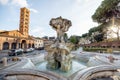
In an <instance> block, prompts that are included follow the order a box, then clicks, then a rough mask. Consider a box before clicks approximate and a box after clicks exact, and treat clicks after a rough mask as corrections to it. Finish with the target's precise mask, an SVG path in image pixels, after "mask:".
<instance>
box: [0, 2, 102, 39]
mask: <svg viewBox="0 0 120 80" xmlns="http://www.w3.org/2000/svg"><path fill="white" fill-rule="evenodd" d="M102 1H103V0H0V30H15V29H19V20H20V19H19V18H20V8H21V7H27V8H29V9H30V11H31V13H30V30H29V33H30V35H33V36H38V37H43V36H56V33H55V31H54V30H53V29H52V28H51V26H50V25H49V21H50V19H51V18H56V17H59V16H62V17H63V18H66V19H69V20H71V21H72V26H71V27H70V29H69V31H68V32H67V33H68V36H70V35H81V34H83V33H86V32H88V30H89V29H90V28H91V27H94V26H97V23H94V22H93V21H92V19H91V16H92V15H93V14H94V12H95V10H96V9H97V7H98V6H99V5H100V4H101V2H102Z"/></svg>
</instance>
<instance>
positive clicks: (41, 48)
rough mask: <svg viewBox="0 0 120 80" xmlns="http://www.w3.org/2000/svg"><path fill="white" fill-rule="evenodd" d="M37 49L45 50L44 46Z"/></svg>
mask: <svg viewBox="0 0 120 80" xmlns="http://www.w3.org/2000/svg"><path fill="white" fill-rule="evenodd" d="M36 50H44V47H39V48H36Z"/></svg>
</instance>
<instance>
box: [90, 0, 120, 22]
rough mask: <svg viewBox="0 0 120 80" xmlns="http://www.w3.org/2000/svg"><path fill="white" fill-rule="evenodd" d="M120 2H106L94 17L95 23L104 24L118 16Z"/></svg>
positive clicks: (105, 0) (118, 0) (107, 0)
mask: <svg viewBox="0 0 120 80" xmlns="http://www.w3.org/2000/svg"><path fill="white" fill-rule="evenodd" d="M119 2H120V0H104V1H102V3H101V5H100V6H99V7H98V8H97V10H96V12H95V13H94V14H93V15H92V19H93V21H95V22H98V23H103V22H106V20H108V19H111V17H113V16H115V17H117V16H118V13H119V10H118V4H119Z"/></svg>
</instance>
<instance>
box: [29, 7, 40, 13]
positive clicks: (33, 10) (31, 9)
mask: <svg viewBox="0 0 120 80" xmlns="http://www.w3.org/2000/svg"><path fill="white" fill-rule="evenodd" d="M30 11H31V12H34V13H38V11H37V10H36V9H33V8H30Z"/></svg>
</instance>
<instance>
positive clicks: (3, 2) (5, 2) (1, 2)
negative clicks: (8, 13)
mask: <svg viewBox="0 0 120 80" xmlns="http://www.w3.org/2000/svg"><path fill="white" fill-rule="evenodd" d="M7 3H8V0H0V4H2V5H6V4H7Z"/></svg>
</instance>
